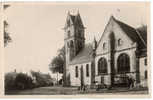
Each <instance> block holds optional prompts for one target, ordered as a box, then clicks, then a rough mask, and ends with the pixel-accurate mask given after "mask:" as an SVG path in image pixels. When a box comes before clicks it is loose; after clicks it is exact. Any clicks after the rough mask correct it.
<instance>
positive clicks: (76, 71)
mask: <svg viewBox="0 0 153 100" xmlns="http://www.w3.org/2000/svg"><path fill="white" fill-rule="evenodd" d="M78 76H79V75H78V66H76V67H75V77H78Z"/></svg>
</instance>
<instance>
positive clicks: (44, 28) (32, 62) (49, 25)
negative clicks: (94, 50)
mask: <svg viewBox="0 0 153 100" xmlns="http://www.w3.org/2000/svg"><path fill="white" fill-rule="evenodd" d="M68 11H70V13H71V14H76V13H77V12H78V11H79V13H80V15H81V18H82V21H83V24H84V26H85V27H86V30H85V38H86V43H87V42H92V41H93V38H94V36H95V37H96V39H97V40H99V39H100V37H101V35H102V33H103V31H104V28H105V26H106V24H107V23H108V21H109V18H110V16H111V15H113V16H114V17H115V18H116V19H118V20H120V21H122V22H124V23H126V24H129V25H130V26H132V27H135V28H136V27H139V26H140V25H142V24H147V21H148V16H147V15H148V5H147V4H146V3H143V2H142V3H125V2H124V3H119V2H118V3H117V2H116V3H110V2H109V3H107V2H102V3H94V2H92V3H87V2H84V3H66V2H65V3H56V2H52V3H12V4H11V6H10V7H9V8H7V9H6V10H5V12H4V14H5V18H6V20H7V21H8V23H9V27H8V32H9V33H10V36H11V38H12V42H11V43H9V44H8V46H7V47H5V72H10V71H14V69H16V70H17V71H18V72H29V71H30V70H35V71H41V72H43V73H49V72H50V71H49V66H48V65H49V63H50V62H51V60H52V59H53V57H55V56H56V55H57V51H58V49H60V48H61V47H62V46H63V45H64V30H63V29H62V28H63V27H64V25H65V22H66V17H67V12H68Z"/></svg>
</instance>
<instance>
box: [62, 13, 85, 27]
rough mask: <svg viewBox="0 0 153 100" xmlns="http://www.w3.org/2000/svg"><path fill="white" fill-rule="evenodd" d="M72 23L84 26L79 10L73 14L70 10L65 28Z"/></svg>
mask: <svg viewBox="0 0 153 100" xmlns="http://www.w3.org/2000/svg"><path fill="white" fill-rule="evenodd" d="M70 25H75V26H77V27H81V28H84V25H83V22H82V20H81V17H80V14H79V12H78V14H76V15H72V14H70V12H68V16H67V20H66V24H65V27H64V28H67V27H69V26H70Z"/></svg>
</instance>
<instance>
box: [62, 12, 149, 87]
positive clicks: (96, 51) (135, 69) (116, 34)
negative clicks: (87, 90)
mask: <svg viewBox="0 0 153 100" xmlns="http://www.w3.org/2000/svg"><path fill="white" fill-rule="evenodd" d="M64 31H65V37H64V42H65V51H66V66H65V69H64V71H65V74H64V75H65V81H64V82H65V84H66V85H68V86H80V85H81V84H82V85H92V84H94V83H95V82H97V83H99V84H106V85H109V86H113V85H114V84H116V83H117V82H118V83H119V82H125V80H126V78H128V77H132V78H133V79H134V80H136V83H141V82H142V81H144V80H145V81H146V80H147V66H146V63H147V60H146V59H147V32H146V31H138V30H137V29H135V28H133V27H131V26H129V25H127V24H125V23H123V22H121V21H119V20H117V19H116V18H114V17H113V16H111V17H110V19H109V22H108V24H107V25H106V27H105V29H104V32H103V34H102V36H101V38H100V40H99V41H98V42H97V41H96V39H94V40H93V42H92V43H89V44H86V43H85V27H84V25H83V22H82V20H81V17H80V14H79V13H78V14H76V15H72V14H70V12H68V16H67V19H66V24H65V27H64ZM144 62H145V63H144Z"/></svg>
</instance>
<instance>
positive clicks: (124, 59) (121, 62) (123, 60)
mask: <svg viewBox="0 0 153 100" xmlns="http://www.w3.org/2000/svg"><path fill="white" fill-rule="evenodd" d="M117 66H118V73H126V72H130V58H129V56H128V55H127V54H125V53H123V54H121V55H120V56H119V57H118V60H117Z"/></svg>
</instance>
